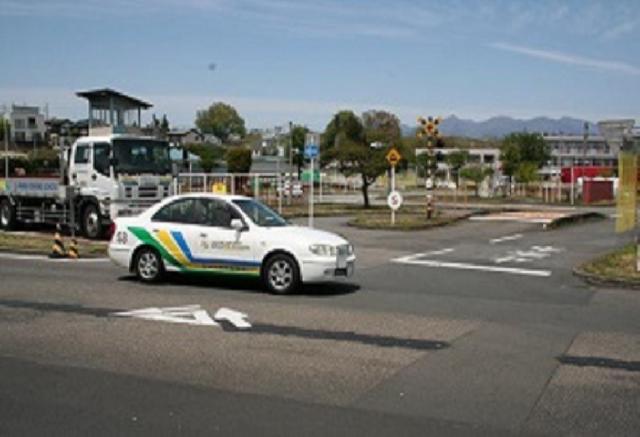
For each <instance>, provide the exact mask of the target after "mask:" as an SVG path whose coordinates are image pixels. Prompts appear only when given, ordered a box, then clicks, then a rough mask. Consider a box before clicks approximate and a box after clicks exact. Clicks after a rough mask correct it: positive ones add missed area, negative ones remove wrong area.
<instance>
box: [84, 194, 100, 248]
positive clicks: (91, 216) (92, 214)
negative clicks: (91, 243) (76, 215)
mask: <svg viewBox="0 0 640 437" xmlns="http://www.w3.org/2000/svg"><path fill="white" fill-rule="evenodd" d="M82 228H83V230H84V234H85V235H86V236H87V238H90V239H92V240H96V239H98V238H100V237H101V236H102V233H103V232H104V229H103V226H102V223H101V221H100V211H98V207H97V206H96V205H94V204H93V203H90V204H89V205H87V206H86V207H85V208H84V213H83V214H82Z"/></svg>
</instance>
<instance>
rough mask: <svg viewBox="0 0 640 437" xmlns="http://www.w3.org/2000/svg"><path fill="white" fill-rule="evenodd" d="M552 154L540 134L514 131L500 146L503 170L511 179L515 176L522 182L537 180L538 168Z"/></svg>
mask: <svg viewBox="0 0 640 437" xmlns="http://www.w3.org/2000/svg"><path fill="white" fill-rule="evenodd" d="M550 156H551V152H550V150H549V146H548V145H547V144H546V142H545V141H544V138H543V137H542V135H540V134H534V133H526V132H519V133H512V134H509V135H507V136H506V137H505V138H504V140H502V145H501V146H500V162H501V163H502V172H503V173H504V174H505V175H507V176H509V178H510V179H512V178H513V177H514V176H515V177H516V179H517V180H519V181H521V182H532V181H534V180H536V179H537V173H538V169H540V168H541V167H542V166H543V165H544V164H545V163H546V162H547V161H548V160H549V158H550Z"/></svg>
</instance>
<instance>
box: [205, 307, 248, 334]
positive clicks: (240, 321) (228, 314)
mask: <svg viewBox="0 0 640 437" xmlns="http://www.w3.org/2000/svg"><path fill="white" fill-rule="evenodd" d="M247 317H248V316H247V315H246V314H244V313H241V312H239V311H235V310H232V309H229V308H220V309H219V310H218V311H217V312H216V314H215V315H214V316H213V318H214V319H215V320H217V321H220V320H226V321H228V322H229V323H231V324H232V325H233V326H235V327H236V328H238V329H248V328H251V323H249V322H247V321H246V320H245V319H246V318H247Z"/></svg>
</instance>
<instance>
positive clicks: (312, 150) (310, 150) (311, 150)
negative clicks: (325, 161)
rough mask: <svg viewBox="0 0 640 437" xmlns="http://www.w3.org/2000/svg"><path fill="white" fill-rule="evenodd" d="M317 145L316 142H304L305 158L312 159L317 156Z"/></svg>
mask: <svg viewBox="0 0 640 437" xmlns="http://www.w3.org/2000/svg"><path fill="white" fill-rule="evenodd" d="M318 152H319V150H318V145H317V144H305V146H304V157H305V158H307V159H313V158H315V157H317V156H318Z"/></svg>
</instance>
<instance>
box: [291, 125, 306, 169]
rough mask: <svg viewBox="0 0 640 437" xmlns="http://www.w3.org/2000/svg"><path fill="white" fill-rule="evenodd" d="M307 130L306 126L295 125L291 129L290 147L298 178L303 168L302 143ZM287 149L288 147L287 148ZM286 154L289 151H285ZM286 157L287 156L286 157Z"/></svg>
mask: <svg viewBox="0 0 640 437" xmlns="http://www.w3.org/2000/svg"><path fill="white" fill-rule="evenodd" d="M307 133H309V129H308V128H307V127H306V126H300V125H295V126H293V128H292V129H291V133H290V135H291V147H292V150H293V158H292V160H293V164H294V165H295V166H296V167H297V168H298V178H300V175H301V174H302V167H303V166H304V141H305V138H306V135H307ZM287 149H288V147H287ZM287 152H288V153H291V151H289V150H287ZM287 157H288V155H287Z"/></svg>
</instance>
